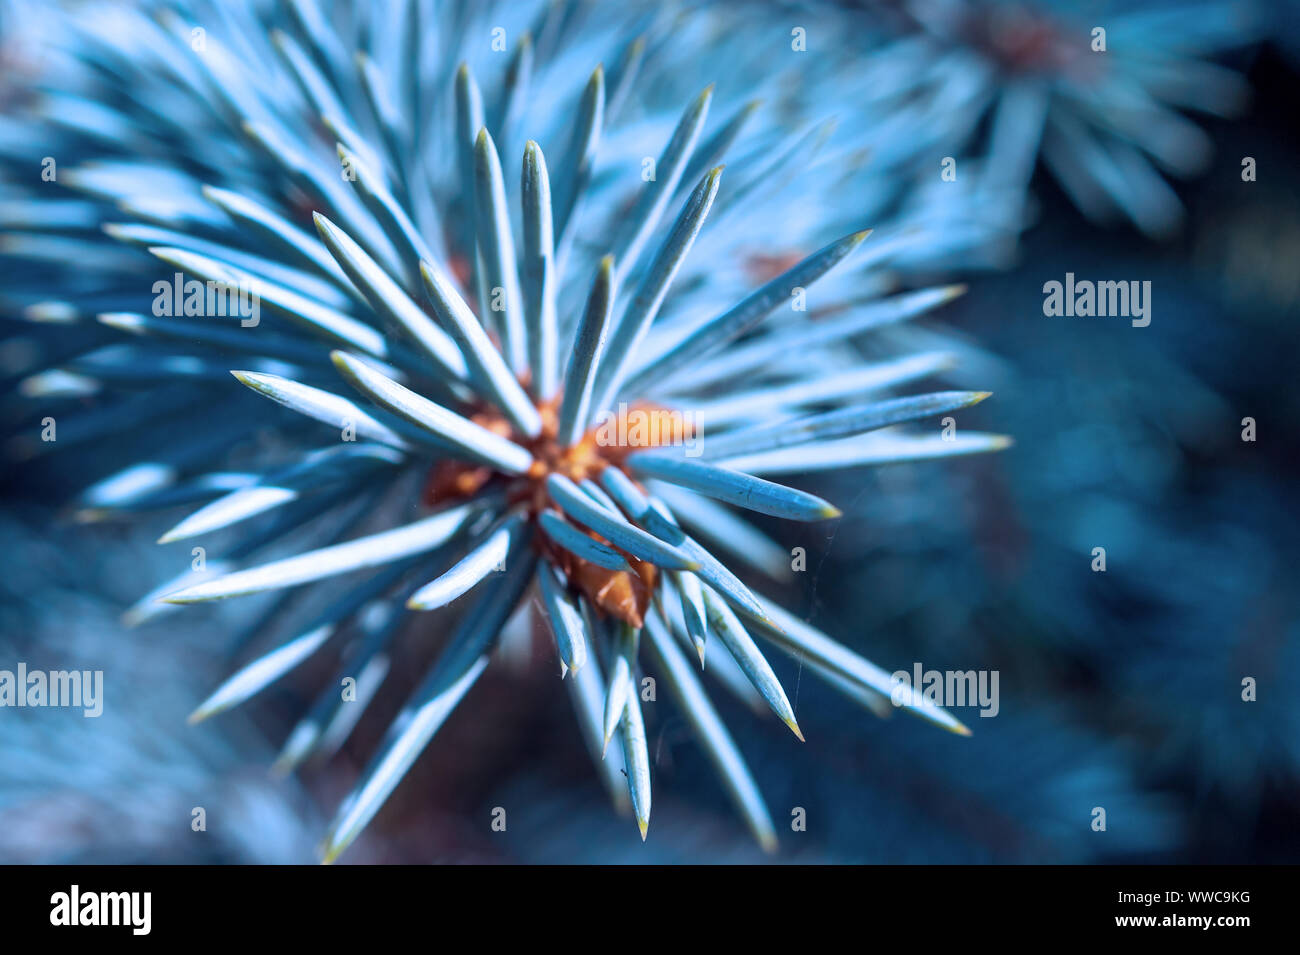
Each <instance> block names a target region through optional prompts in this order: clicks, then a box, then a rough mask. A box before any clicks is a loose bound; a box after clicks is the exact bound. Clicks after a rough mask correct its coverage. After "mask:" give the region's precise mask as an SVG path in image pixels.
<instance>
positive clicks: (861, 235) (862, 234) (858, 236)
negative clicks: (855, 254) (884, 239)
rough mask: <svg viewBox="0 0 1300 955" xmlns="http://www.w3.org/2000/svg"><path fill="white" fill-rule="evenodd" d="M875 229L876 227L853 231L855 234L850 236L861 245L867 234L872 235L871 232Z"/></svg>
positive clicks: (855, 243) (856, 243) (854, 242)
mask: <svg viewBox="0 0 1300 955" xmlns="http://www.w3.org/2000/svg"><path fill="white" fill-rule="evenodd" d="M874 231H875V230H874V229H863V230H862V231H861V232H855V233H853V235H851V236H849V238H850V239H852V240H853V244H854V245H860V244H861V243H862V240H863V239H865V238H866V237H867V236H869V235H871V233H872V232H874Z"/></svg>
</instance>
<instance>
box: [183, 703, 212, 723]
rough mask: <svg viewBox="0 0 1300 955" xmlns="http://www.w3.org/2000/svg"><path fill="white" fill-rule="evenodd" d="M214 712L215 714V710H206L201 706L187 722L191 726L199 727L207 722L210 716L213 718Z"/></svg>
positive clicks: (188, 717) (187, 718)
mask: <svg viewBox="0 0 1300 955" xmlns="http://www.w3.org/2000/svg"><path fill="white" fill-rule="evenodd" d="M214 712H215V711H214V710H209V709H205V708H204V707H202V706H200V707H199V708H198V709H196V710H195V711H194V712H193V713H191V714H190V715H189V716H187V717H185V722H186V723H188V724H189V725H190V726H197V725H198V724H200V723H202V722H203V721H204V720H206V719H207V718H208V717H209V716H211V715H212V714H213V713H214Z"/></svg>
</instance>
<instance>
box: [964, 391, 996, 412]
mask: <svg viewBox="0 0 1300 955" xmlns="http://www.w3.org/2000/svg"><path fill="white" fill-rule="evenodd" d="M992 394H993V392H991V391H973V392H971V399H970V402H969V403H968V404H967V406H966V407H968V408H969V407H970V406H971V405H977V404H979V403H980V402H981V401H983V400H984V399H985V398H988V397H989V396H990V395H992Z"/></svg>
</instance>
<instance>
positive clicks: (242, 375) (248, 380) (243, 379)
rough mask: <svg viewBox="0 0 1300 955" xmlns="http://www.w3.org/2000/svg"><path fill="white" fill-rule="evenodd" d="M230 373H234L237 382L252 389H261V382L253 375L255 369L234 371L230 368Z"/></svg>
mask: <svg viewBox="0 0 1300 955" xmlns="http://www.w3.org/2000/svg"><path fill="white" fill-rule="evenodd" d="M230 373H231V374H232V375H234V376H235V378H236V379H238V381H239V383H240V384H241V385H247V386H248V387H249V388H252V389H253V390H254V391H262V390H263V389H262V383H261V382H260V381H258V380H257V378H256V377H255V376H256V375H257V372H255V371H235V370H234V369H231V372H230Z"/></svg>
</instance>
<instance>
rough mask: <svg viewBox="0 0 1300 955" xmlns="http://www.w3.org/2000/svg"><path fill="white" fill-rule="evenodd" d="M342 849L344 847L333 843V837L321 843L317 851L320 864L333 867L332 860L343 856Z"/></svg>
mask: <svg viewBox="0 0 1300 955" xmlns="http://www.w3.org/2000/svg"><path fill="white" fill-rule="evenodd" d="M344 848H346V847H345V846H340V845H337V844H336V843H335V842H334V837H333V836H330V837H329V838H328V839H326V840H325V841H324V842H323V843H321V847H320V849H319V850H318V851H319V852H320V864H321V865H333V864H334V860H335V859H337V858H338V857H339V856H340V855H342V854H343V850H344Z"/></svg>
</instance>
